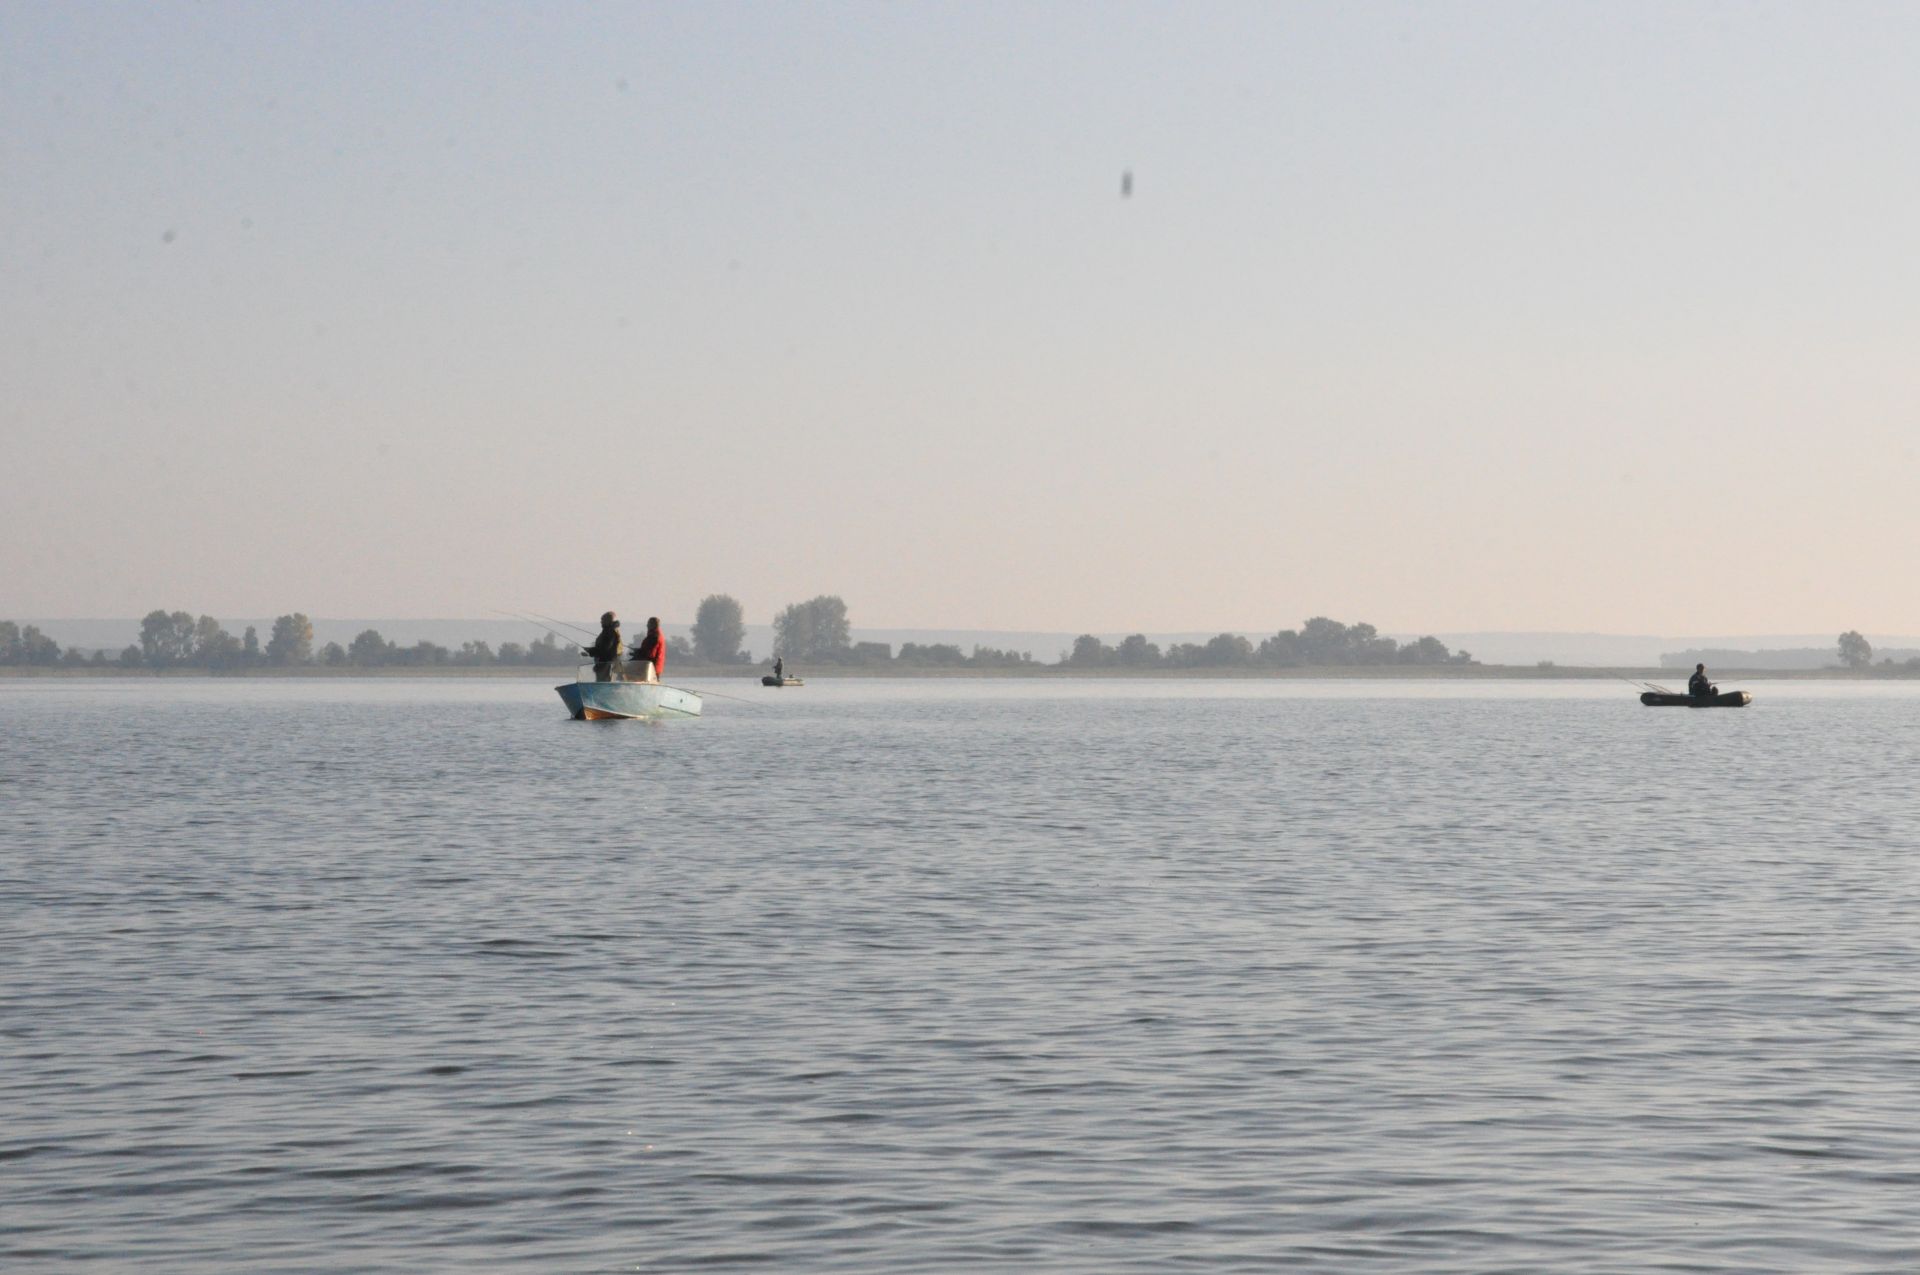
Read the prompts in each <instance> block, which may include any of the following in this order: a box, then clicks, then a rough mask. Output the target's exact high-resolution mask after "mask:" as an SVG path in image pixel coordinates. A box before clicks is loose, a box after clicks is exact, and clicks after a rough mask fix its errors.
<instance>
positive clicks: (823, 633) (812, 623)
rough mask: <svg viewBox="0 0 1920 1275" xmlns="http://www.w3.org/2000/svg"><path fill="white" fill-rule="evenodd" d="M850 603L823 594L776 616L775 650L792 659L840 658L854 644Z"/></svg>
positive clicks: (799, 603)
mask: <svg viewBox="0 0 1920 1275" xmlns="http://www.w3.org/2000/svg"><path fill="white" fill-rule="evenodd" d="M850 636H851V632H850V629H849V626H848V624H847V604H846V603H845V602H842V601H841V600H840V599H839V598H838V597H835V596H833V595H830V594H824V593H823V594H821V595H820V596H819V597H817V598H813V599H810V600H809V601H806V602H796V603H794V604H793V605H792V606H789V607H788V608H787V609H786V610H784V611H782V612H781V613H780V614H779V615H777V616H775V617H774V618H773V649H774V651H775V652H776V653H777V654H780V655H783V656H785V657H786V658H787V659H790V660H818V659H827V660H837V659H838V658H839V657H840V656H842V655H844V654H847V653H848V649H849V647H850V645H851V643H850V642H849V640H848V639H849V637H850Z"/></svg>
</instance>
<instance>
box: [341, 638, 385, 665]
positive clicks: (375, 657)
mask: <svg viewBox="0 0 1920 1275" xmlns="http://www.w3.org/2000/svg"><path fill="white" fill-rule="evenodd" d="M392 658H393V645H392V643H390V642H388V641H387V640H386V639H385V638H383V637H381V636H380V630H378V629H362V630H360V632H359V633H358V634H356V635H355V637H354V639H353V641H351V642H349V643H347V662H348V663H350V664H357V665H359V666H360V667H361V668H377V667H379V666H380V665H382V664H385V663H387V662H388V661H389V660H390V659H392Z"/></svg>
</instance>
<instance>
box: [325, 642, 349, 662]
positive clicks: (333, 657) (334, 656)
mask: <svg viewBox="0 0 1920 1275" xmlns="http://www.w3.org/2000/svg"><path fill="white" fill-rule="evenodd" d="M320 662H321V663H322V664H324V665H326V666H327V667H328V668H339V667H340V666H342V665H343V664H345V663H346V662H347V648H346V647H344V646H341V645H340V644H339V643H338V642H329V643H327V644H326V645H325V646H323V647H321V648H320Z"/></svg>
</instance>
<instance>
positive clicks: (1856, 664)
mask: <svg viewBox="0 0 1920 1275" xmlns="http://www.w3.org/2000/svg"><path fill="white" fill-rule="evenodd" d="M1840 662H1841V663H1843V664H1845V665H1846V666H1847V667H1848V668H1850V669H1863V668H1865V667H1867V665H1869V664H1871V663H1873V643H1871V642H1869V641H1867V639H1865V638H1863V637H1861V636H1860V633H1859V631H1858V630H1855V629H1849V630H1847V631H1846V632H1845V633H1842V634H1841V635H1840Z"/></svg>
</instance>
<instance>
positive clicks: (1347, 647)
mask: <svg viewBox="0 0 1920 1275" xmlns="http://www.w3.org/2000/svg"><path fill="white" fill-rule="evenodd" d="M740 616H741V611H740V604H739V603H738V602H737V601H735V600H734V599H733V598H731V597H728V596H727V595H725V594H716V595H713V596H711V597H708V598H707V599H706V600H704V601H703V602H701V604H700V610H699V614H698V616H697V618H696V619H695V621H694V626H693V648H694V650H695V651H696V652H698V653H700V654H701V656H702V657H703V658H707V659H709V660H711V661H712V662H714V663H723V664H724V663H733V662H737V657H736V656H735V654H734V652H736V651H737V649H738V647H739V643H740V638H741V635H742V634H744V632H745V628H744V626H743V625H742V623H741V619H740ZM773 631H774V653H775V654H776V655H779V656H781V657H783V658H784V659H786V660H788V661H790V662H798V661H806V662H809V663H813V664H844V665H863V666H870V665H877V664H887V663H893V664H905V665H912V666H918V667H949V668H1005V667H1009V666H1023V665H1024V666H1032V665H1035V664H1036V663H1037V662H1036V661H1035V660H1034V658H1033V653H1032V652H1030V651H1002V650H998V649H995V648H993V647H985V646H976V647H974V648H973V651H972V652H971V653H970V654H969V653H967V652H964V651H962V650H961V649H960V648H959V647H958V646H956V645H954V644H952V643H945V642H934V643H916V642H905V643H902V644H901V646H900V651H899V653H898V654H897V655H896V654H895V653H894V652H893V650H892V648H891V647H890V646H889V645H888V644H887V643H885V642H855V641H853V640H852V625H851V624H850V623H849V621H848V619H847V604H846V602H845V601H844V600H842V599H841V598H839V597H837V596H835V595H832V594H822V595H821V596H819V597H816V598H812V599H809V600H808V601H806V602H796V603H794V604H792V605H791V606H789V607H787V608H786V609H785V610H783V611H781V612H780V613H779V614H778V615H776V616H775V617H774V621H773ZM1473 662H1474V660H1473V656H1472V655H1471V654H1469V653H1468V652H1466V651H1457V652H1456V651H1449V650H1448V649H1447V646H1446V644H1445V643H1444V642H1441V641H1440V640H1439V639H1438V638H1435V637H1431V636H1428V637H1422V638H1419V639H1417V640H1415V641H1412V642H1407V643H1401V642H1397V641H1395V640H1394V639H1393V638H1390V637H1382V636H1381V635H1380V633H1379V631H1378V630H1376V629H1375V628H1374V627H1373V626H1372V625H1371V624H1364V623H1363V624H1351V625H1350V624H1343V623H1341V622H1340V621H1338V620H1331V619H1328V618H1327V617H1326V616H1314V617H1313V618H1311V619H1309V620H1307V621H1306V622H1305V623H1303V624H1302V625H1301V626H1300V627H1299V628H1298V629H1282V630H1280V631H1279V632H1277V633H1275V634H1274V635H1273V636H1272V637H1268V638H1263V639H1262V640H1261V641H1260V643H1259V644H1258V645H1257V646H1256V645H1255V644H1254V643H1253V642H1251V641H1249V640H1248V639H1247V638H1245V637H1243V636H1241V635H1240V634H1237V633H1222V634H1220V635H1219V636H1217V637H1214V638H1211V639H1209V640H1207V641H1206V642H1178V643H1174V644H1172V645H1170V646H1168V647H1167V648H1166V649H1165V650H1162V649H1161V648H1160V646H1159V644H1158V643H1155V642H1149V641H1148V640H1147V638H1146V635H1145V634H1141V633H1135V634H1133V635H1131V636H1129V637H1127V638H1124V639H1122V640H1121V642H1120V643H1119V645H1117V646H1110V645H1108V644H1107V643H1105V642H1102V641H1101V640H1100V639H1099V638H1097V637H1095V636H1093V635H1092V634H1091V633H1083V634H1081V635H1080V636H1079V637H1077V638H1075V639H1074V641H1073V646H1072V647H1071V648H1070V649H1069V650H1066V651H1063V652H1061V653H1060V658H1059V660H1058V661H1057V662H1056V665H1055V666H1056V667H1067V668H1089V669H1093V668H1124V669H1152V668H1161V669H1202V668H1299V667H1305V666H1353V665H1379V664H1428V665H1432V664H1471V663H1473Z"/></svg>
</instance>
